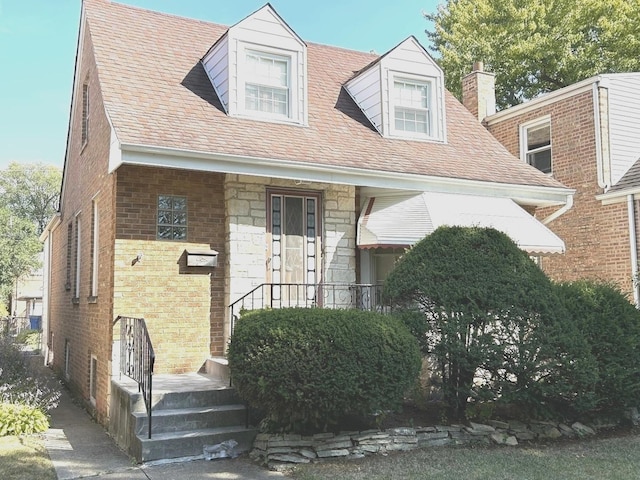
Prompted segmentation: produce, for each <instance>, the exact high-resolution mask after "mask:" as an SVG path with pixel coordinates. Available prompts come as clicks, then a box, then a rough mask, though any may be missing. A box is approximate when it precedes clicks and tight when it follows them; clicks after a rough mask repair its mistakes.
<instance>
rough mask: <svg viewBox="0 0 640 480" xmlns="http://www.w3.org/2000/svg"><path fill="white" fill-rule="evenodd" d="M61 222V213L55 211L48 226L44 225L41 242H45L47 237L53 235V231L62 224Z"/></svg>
mask: <svg viewBox="0 0 640 480" xmlns="http://www.w3.org/2000/svg"><path fill="white" fill-rule="evenodd" d="M60 222H61V215H60V213H59V212H58V213H55V214H54V215H53V217H51V220H49V223H47V226H46V227H44V230H43V231H42V233H41V234H40V237H39V240H40V241H41V242H44V241H45V240H46V239H47V237H49V235H51V234H52V233H53V231H54V230H55V229H56V228H58V225H60Z"/></svg>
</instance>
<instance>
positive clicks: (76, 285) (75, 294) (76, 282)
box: [73, 212, 82, 298]
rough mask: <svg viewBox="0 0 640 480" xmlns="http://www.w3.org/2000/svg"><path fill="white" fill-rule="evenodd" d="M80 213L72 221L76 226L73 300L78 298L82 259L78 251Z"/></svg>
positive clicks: (80, 239)
mask: <svg viewBox="0 0 640 480" xmlns="http://www.w3.org/2000/svg"><path fill="white" fill-rule="evenodd" d="M80 213H81V212H78V213H76V215H75V219H74V223H75V224H76V232H75V233H76V236H75V238H74V243H75V253H76V258H75V260H76V265H75V272H76V275H75V278H74V290H73V297H74V298H79V297H80V266H81V262H80V260H81V258H82V252H81V250H80V246H81V245H82V236H81V233H82V229H81V225H80Z"/></svg>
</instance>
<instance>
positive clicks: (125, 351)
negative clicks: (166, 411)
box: [113, 315, 156, 438]
mask: <svg viewBox="0 0 640 480" xmlns="http://www.w3.org/2000/svg"><path fill="white" fill-rule="evenodd" d="M118 321H120V372H121V373H122V374H124V375H126V376H128V377H130V378H132V379H133V380H134V381H135V382H136V383H137V384H138V392H140V391H141V392H142V397H143V399H144V406H145V408H146V409H147V418H148V420H149V432H148V433H149V437H148V438H151V392H152V387H153V384H152V380H153V366H154V364H155V361H156V354H155V352H154V351H153V345H152V344H151V338H150V337H149V331H148V330H147V324H146V323H145V321H144V318H132V317H124V316H122V315H118V317H117V318H116V319H115V321H114V322H113V325H114V326H115V324H116V323H118Z"/></svg>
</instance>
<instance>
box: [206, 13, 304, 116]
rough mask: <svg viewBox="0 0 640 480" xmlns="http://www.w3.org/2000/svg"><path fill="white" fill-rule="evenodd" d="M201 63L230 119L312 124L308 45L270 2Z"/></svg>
mask: <svg viewBox="0 0 640 480" xmlns="http://www.w3.org/2000/svg"><path fill="white" fill-rule="evenodd" d="M202 65H203V67H204V69H205V71H206V72H207V75H208V77H209V80H210V81H211V84H212V85H213V88H214V89H215V91H216V93H217V94H218V98H219V99H220V101H221V103H222V106H223V107H224V109H225V111H226V112H227V114H228V115H232V116H240V117H247V118H253V119H260V120H267V121H275V122H285V123H295V124H301V125H306V124H307V114H308V112H307V46H306V44H305V43H304V42H303V41H302V40H301V39H300V37H299V36H298V35H297V34H296V33H295V32H294V31H293V30H292V29H291V28H289V26H288V25H287V24H286V23H285V22H284V20H282V18H281V17H280V15H278V14H277V13H276V11H275V10H274V9H273V7H272V6H271V5H270V4H266V5H265V6H264V7H262V8H261V9H260V10H257V11H256V12H254V13H252V14H251V15H249V16H248V17H246V18H245V19H244V20H241V21H240V22H238V23H237V24H235V25H234V26H232V27H230V28H229V30H227V32H226V33H225V34H224V35H223V36H222V37H221V38H220V39H219V40H218V41H217V42H216V43H215V44H214V45H213V46H212V47H211V48H210V49H209V51H208V52H207V54H206V55H205V56H204V57H203V58H202Z"/></svg>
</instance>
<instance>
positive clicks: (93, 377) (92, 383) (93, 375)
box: [89, 354, 98, 407]
mask: <svg viewBox="0 0 640 480" xmlns="http://www.w3.org/2000/svg"><path fill="white" fill-rule="evenodd" d="M94 363H95V366H96V369H94V367H93V366H94ZM97 368H98V357H96V356H95V355H93V354H92V355H91V357H90V358H89V401H90V402H91V405H93V406H94V407H95V406H96V397H95V396H94V395H93V391H94V390H96V394H97V391H98V389H97V387H98V386H97V385H96V381H97V379H98V372H97V371H96V370H97Z"/></svg>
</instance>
